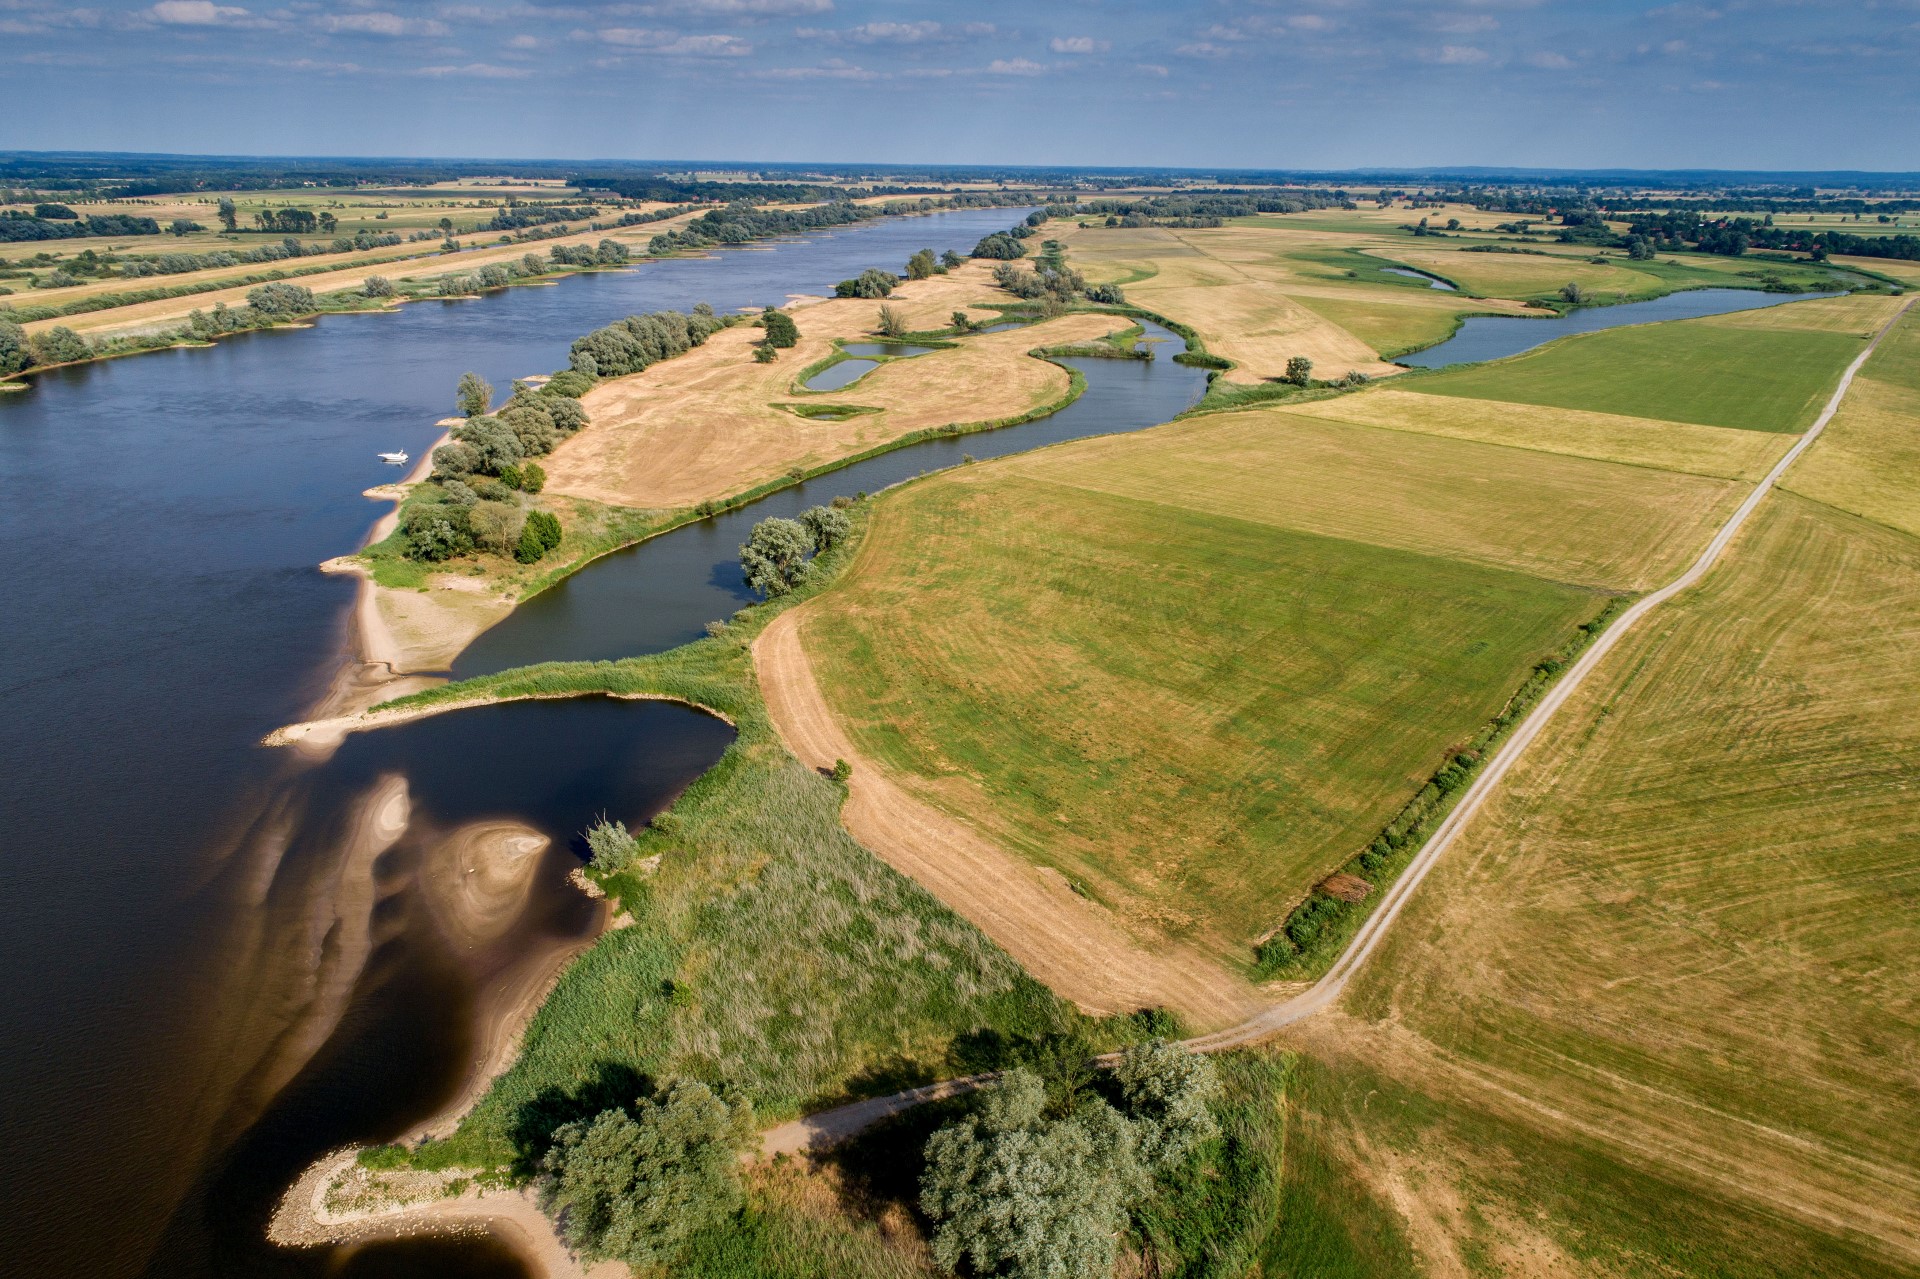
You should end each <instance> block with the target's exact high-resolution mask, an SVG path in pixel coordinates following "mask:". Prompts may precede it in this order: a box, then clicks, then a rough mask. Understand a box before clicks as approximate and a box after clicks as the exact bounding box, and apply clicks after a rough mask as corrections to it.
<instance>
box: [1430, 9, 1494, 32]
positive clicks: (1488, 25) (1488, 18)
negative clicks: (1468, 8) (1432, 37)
mask: <svg viewBox="0 0 1920 1279" xmlns="http://www.w3.org/2000/svg"><path fill="white" fill-rule="evenodd" d="M1430 25H1431V26H1432V27H1433V29H1434V30H1435V31H1444V32H1446V33H1447V34H1448V35H1456V36H1470V35H1477V34H1479V33H1480V32H1482V31H1492V30H1494V29H1496V28H1497V27H1499V25H1500V20H1499V19H1498V18H1495V17H1494V16H1493V15H1492V14H1490V13H1448V14H1441V15H1439V16H1438V17H1436V18H1434V19H1433V21H1432V23H1431V24H1430Z"/></svg>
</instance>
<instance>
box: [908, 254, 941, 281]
mask: <svg viewBox="0 0 1920 1279" xmlns="http://www.w3.org/2000/svg"><path fill="white" fill-rule="evenodd" d="M943 269H944V268H943V267H941V265H940V263H939V261H938V260H937V259H935V258H934V256H933V250H932V249H922V250H920V251H919V252H918V253H916V254H914V255H913V256H912V257H910V258H908V259H907V278H908V279H909V280H924V279H926V278H928V277H929V276H932V275H937V274H939V273H940V272H941V271H942V270H943Z"/></svg>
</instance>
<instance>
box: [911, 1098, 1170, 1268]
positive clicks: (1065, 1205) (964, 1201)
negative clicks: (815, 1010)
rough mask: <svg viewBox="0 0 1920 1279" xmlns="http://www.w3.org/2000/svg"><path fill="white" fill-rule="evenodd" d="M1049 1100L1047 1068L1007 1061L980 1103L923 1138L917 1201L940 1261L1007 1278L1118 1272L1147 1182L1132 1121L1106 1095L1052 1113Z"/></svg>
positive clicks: (951, 1266) (955, 1266) (935, 1253)
mask: <svg viewBox="0 0 1920 1279" xmlns="http://www.w3.org/2000/svg"><path fill="white" fill-rule="evenodd" d="M1046 1103H1047V1093H1046V1088H1045V1087H1044V1086H1043V1085H1042V1084H1041V1082H1040V1079H1039V1076H1037V1075H1035V1074H1034V1073H1033V1072H1032V1071H1029V1070H1025V1069H1016V1070H1010V1071H1008V1072H1007V1073H1006V1075H1005V1076H1003V1078H1002V1080H1001V1082H1000V1083H998V1084H996V1085H995V1086H994V1087H993V1088H991V1089H990V1090H988V1092H987V1095H986V1097H985V1099H984V1102H983V1104H982V1105H981V1107H980V1112H979V1114H977V1115H975V1116H971V1117H969V1118H967V1119H964V1120H962V1121H960V1122H959V1123H957V1124H953V1125H950V1126H949V1127H946V1128H943V1129H941V1130H940V1131H939V1132H937V1133H935V1134H934V1135H933V1137H932V1139H931V1140H929V1141H928V1142H927V1167H926V1173H925V1175H924V1176H923V1177H922V1179H921V1188H920V1206H921V1208H922V1209H923V1210H924V1211H925V1212H926V1214H927V1216H928V1217H929V1218H931V1219H932V1221H933V1223H934V1231H933V1239H932V1244H933V1255H934V1258H935V1259H936V1260H937V1261H939V1262H940V1264H941V1265H943V1266H946V1267H947V1268H948V1269H958V1268H959V1267H960V1265H961V1263H962V1262H963V1261H964V1262H966V1263H968V1264H969V1266H970V1267H971V1269H972V1272H973V1273H975V1274H978V1275H999V1276H1005V1277H1006V1279H1042V1277H1043V1276H1045V1277H1047V1279H1051V1277H1053V1276H1066V1275H1106V1274H1111V1273H1112V1271H1113V1264H1114V1256H1115V1250H1116V1246H1117V1240H1118V1237H1119V1234H1120V1231H1121V1229H1122V1227H1124V1226H1125V1224H1126V1221H1127V1216H1128V1209H1129V1207H1130V1205H1131V1204H1132V1203H1133V1202H1134V1201H1135V1200H1137V1199H1138V1198H1139V1197H1140V1196H1141V1195H1142V1194H1143V1193H1144V1192H1145V1189H1146V1176H1145V1173H1144V1171H1143V1170H1142V1168H1141V1166H1140V1161H1139V1156H1138V1154H1137V1152H1136V1148H1135V1140H1136V1139H1135V1135H1134V1132H1133V1129H1132V1128H1131V1126H1129V1125H1128V1124H1127V1122H1126V1121H1125V1120H1124V1119H1122V1118H1121V1117H1120V1116H1119V1115H1118V1114H1117V1113H1115V1112H1114V1111H1113V1109H1112V1108H1111V1107H1108V1106H1106V1105H1095V1106H1089V1107H1086V1108H1085V1109H1084V1110H1082V1111H1081V1112H1079V1113H1076V1114H1073V1115H1071V1116H1069V1117H1067V1118H1063V1119H1049V1118H1048V1117H1047V1113H1046Z"/></svg>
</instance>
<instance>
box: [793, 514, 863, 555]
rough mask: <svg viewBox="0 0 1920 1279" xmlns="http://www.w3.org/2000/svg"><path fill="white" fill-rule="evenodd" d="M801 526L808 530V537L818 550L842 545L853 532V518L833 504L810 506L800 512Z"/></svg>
mask: <svg viewBox="0 0 1920 1279" xmlns="http://www.w3.org/2000/svg"><path fill="white" fill-rule="evenodd" d="M800 526H801V527H802V528H804V529H806V530H807V538H808V540H809V541H811V542H812V543H813V549H814V550H816V551H825V550H830V549H832V548H833V547H836V546H838V545H840V543H842V542H844V541H846V540H847V535H848V534H849V533H851V532H853V520H852V519H851V518H850V517H849V516H848V515H847V513H846V512H845V511H843V510H840V509H839V508H837V507H832V506H809V507H808V508H807V509H806V510H804V511H802V512H800Z"/></svg>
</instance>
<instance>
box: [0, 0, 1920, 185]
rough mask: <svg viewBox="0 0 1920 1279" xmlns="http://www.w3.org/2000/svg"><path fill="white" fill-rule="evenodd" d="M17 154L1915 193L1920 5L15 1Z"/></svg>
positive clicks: (5, 69)
mask: <svg viewBox="0 0 1920 1279" xmlns="http://www.w3.org/2000/svg"><path fill="white" fill-rule="evenodd" d="M0 80H3V81H4V88H3V89H0V95H3V96H0V101H4V102H5V108H4V110H0V148H5V149H64V148H74V149H79V148H87V149H115V150H148V151H159V150H164V151H184V152H226V153H253V154H282V155H290V154H336V155H339V154H353V155H366V154H380V155H443V156H452V155H483V156H529V157H556V158H559V157H589V156H605V157H647V158H681V157H701V158H709V157H711V158H743V159H750V158H767V159H782V160H792V161H807V160H822V161H824V160H861V161H896V162H903V163H904V162H919V163H1002V164H1014V163H1033V164H1113V165H1126V164H1161V165H1190V166H1195V167H1208V166H1244V167H1302V168H1345V167H1351V166H1364V165H1423V166H1424V165H1448V164H1488V165H1537V166H1558V167H1580V166H1622V167H1639V168H1661V167H1711V168H1800V169H1833V168H1860V169H1907V170H1913V169H1920V0H1852V2H1842V0H1706V2H1702V3H1693V2H1690V0H1683V2H1682V3H1676V4H1646V3H1622V2H1619V0H1446V2H1441V3H1419V2H1414V0H1321V2H1318V3H1309V2H1306V0H1298V2H1296V0H1193V2H1189V3H1180V2H1177V0H1159V2H1157V3H1145V2H1141V0H1025V2H1024V3H1023V2H1019V0H975V2H974V3H968V4H953V3H948V4H936V3H931V2H928V0H619V2H617V3H588V2H585V0H582V2H580V3H544V2H531V0H447V2H446V3H413V2H402V0H297V2H294V3H283V2H281V0H157V2H150V3H145V4H114V3H99V4H93V5H81V6H75V5H73V4H70V3H60V2H59V0H0Z"/></svg>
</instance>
